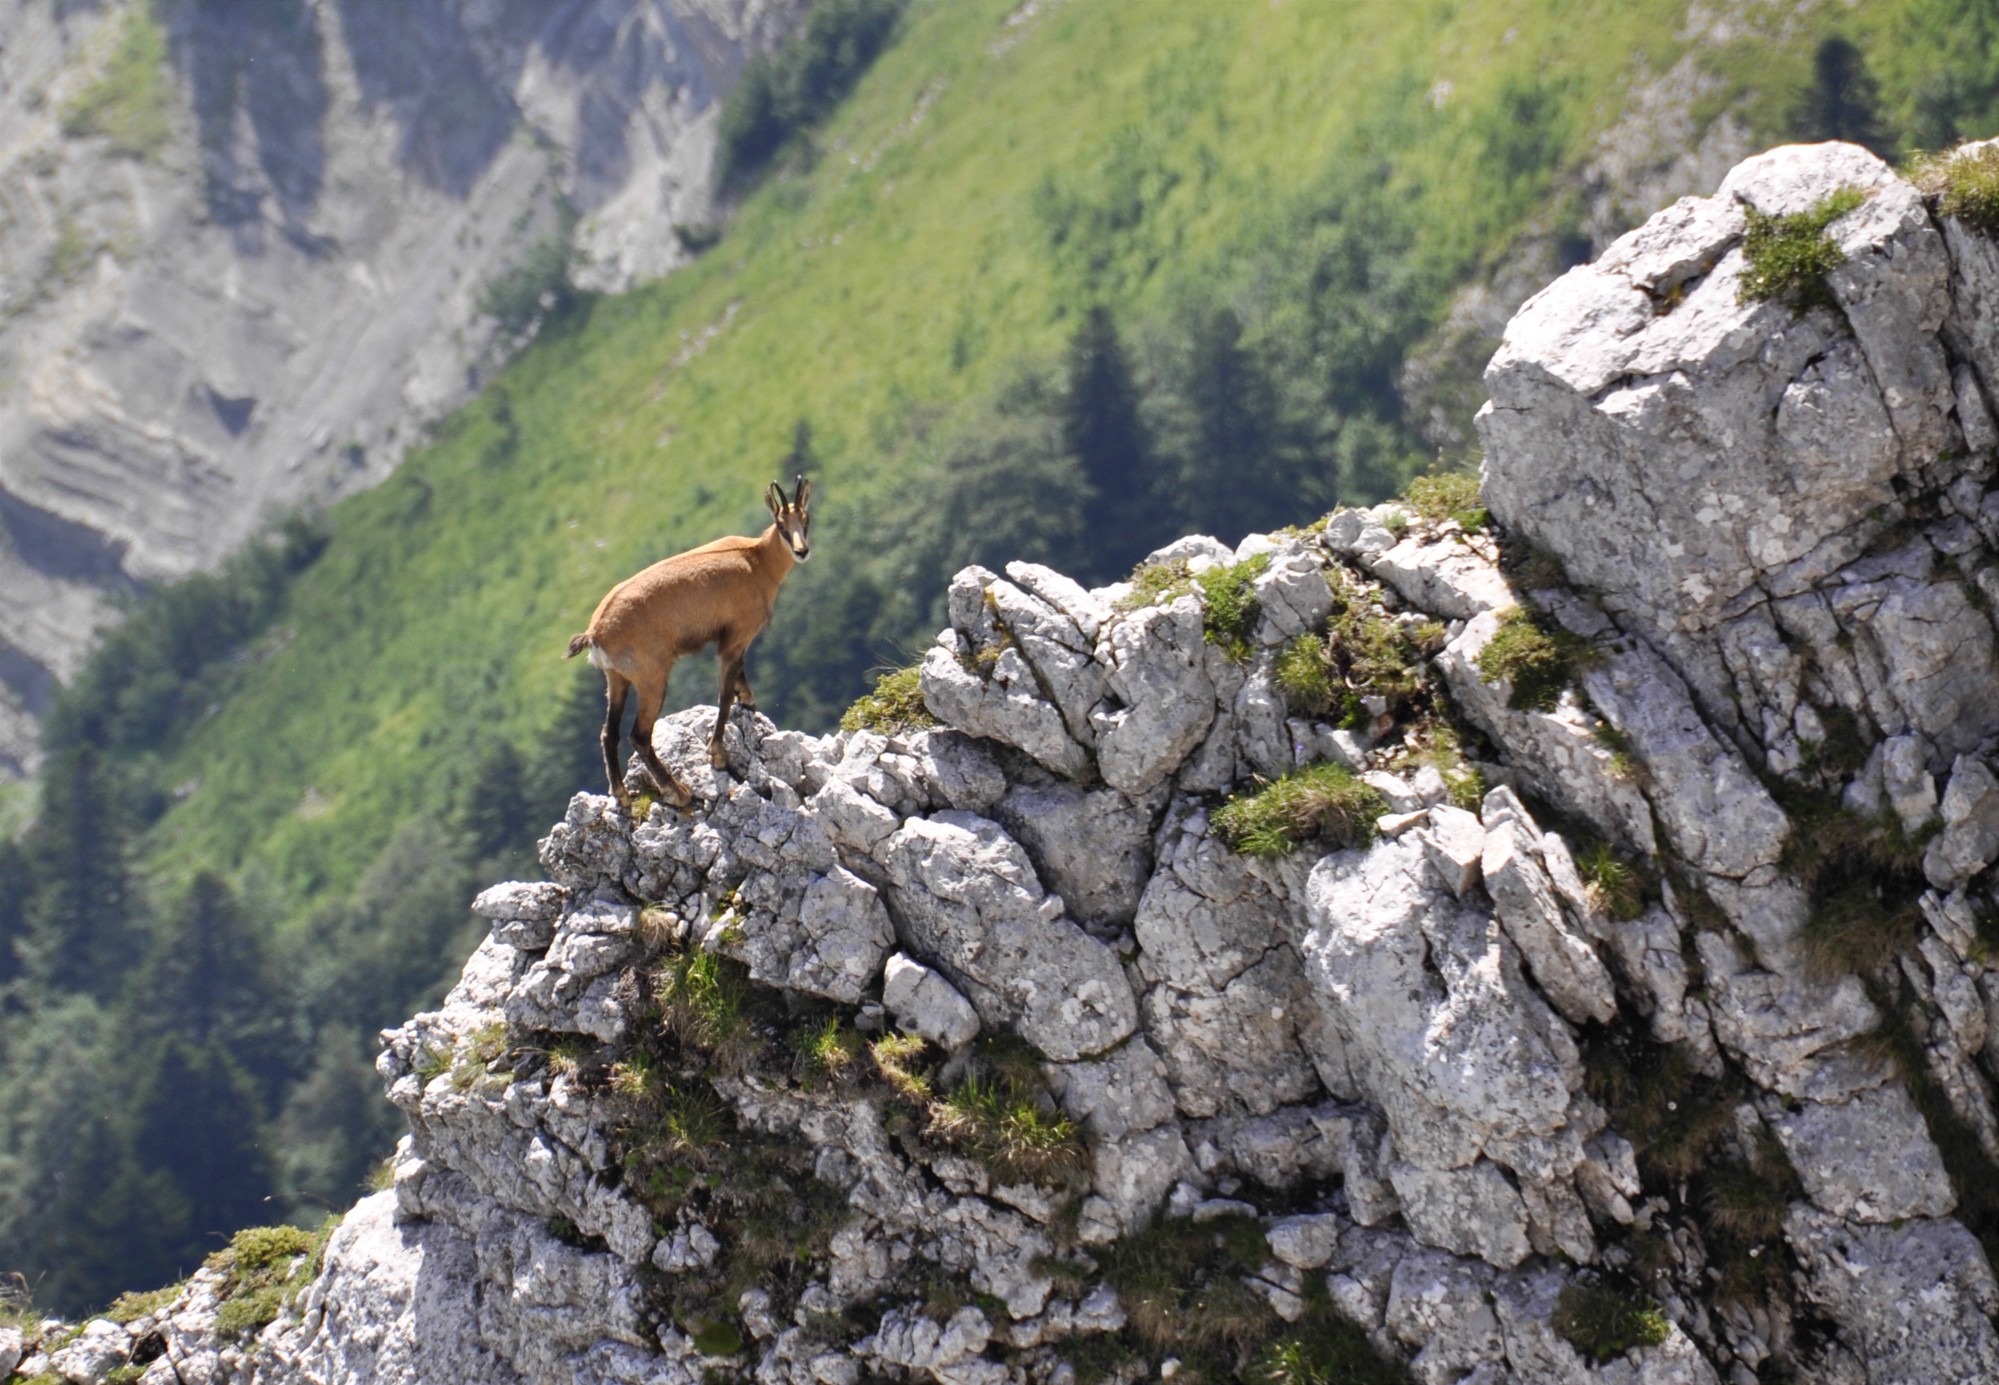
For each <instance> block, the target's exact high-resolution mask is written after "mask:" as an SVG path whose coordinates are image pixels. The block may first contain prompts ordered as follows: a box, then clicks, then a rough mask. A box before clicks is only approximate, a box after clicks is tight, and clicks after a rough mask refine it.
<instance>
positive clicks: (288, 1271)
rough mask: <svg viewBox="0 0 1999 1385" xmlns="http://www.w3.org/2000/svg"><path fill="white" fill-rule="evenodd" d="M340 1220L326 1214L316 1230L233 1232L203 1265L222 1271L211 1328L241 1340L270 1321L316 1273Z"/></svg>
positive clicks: (289, 1228) (255, 1228)
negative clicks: (219, 1297) (219, 1304)
mask: <svg viewBox="0 0 1999 1385" xmlns="http://www.w3.org/2000/svg"><path fill="white" fill-rule="evenodd" d="M339 1225H340V1218H338V1217H328V1218H327V1219H326V1220H325V1221H324V1222H323V1223H321V1225H320V1228H319V1230H318V1231H317V1232H312V1231H305V1230H301V1229H300V1228H298V1227H296V1226H253V1227H249V1228H247V1229H245V1230H242V1231H239V1232H237V1233H236V1234H235V1235H234V1236H233V1237H231V1238H230V1241H229V1244H228V1246H227V1247H226V1248H224V1249H222V1250H218V1251H216V1252H215V1254H213V1255H211V1256H209V1257H208V1268H209V1269H213V1270H221V1271H223V1273H224V1278H223V1284H222V1296H223V1301H222V1307H221V1309H220V1310H219V1311H218V1312H217V1313H216V1316H215V1330H216V1332H217V1333H219V1334H220V1335H222V1336H224V1337H236V1338H243V1337H248V1336H251V1335H252V1334H254V1333H256V1332H258V1331H259V1330H261V1329H262V1328H263V1327H264V1325H265V1324H267V1323H269V1322H272V1321H273V1320H275V1319H276V1318H277V1316H278V1314H279V1313H281V1312H282V1311H284V1309H285V1307H286V1305H287V1304H289V1303H291V1302H292V1301H293V1300H294V1299H296V1298H297V1297H298V1295H299V1294H300V1293H301V1292H303V1291H304V1289H305V1287H306V1285H308V1284H310V1283H311V1282H312V1281H313V1279H314V1278H315V1277H316V1276H317V1275H318V1274H319V1267H320V1262H321V1261H322V1260H323V1259H324V1258H325V1255H326V1243H327V1242H328V1241H329V1240H331V1239H332V1238H333V1232H334V1230H335V1228H337V1227H338V1226H339Z"/></svg>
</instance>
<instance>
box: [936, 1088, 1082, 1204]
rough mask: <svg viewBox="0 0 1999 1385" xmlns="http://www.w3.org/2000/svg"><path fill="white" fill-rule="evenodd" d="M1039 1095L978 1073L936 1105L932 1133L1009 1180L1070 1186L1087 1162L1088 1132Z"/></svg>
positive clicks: (1003, 1179)
mask: <svg viewBox="0 0 1999 1385" xmlns="http://www.w3.org/2000/svg"><path fill="white" fill-rule="evenodd" d="M1037 1095H1038V1094H1036V1093H1032V1092H1027V1091H1023V1090H1021V1089H1020V1088H1019V1087H1017V1086H1015V1085H1014V1084H1013V1083H1011V1082H1005V1081H1001V1080H996V1079H994V1078H991V1077H986V1076H982V1075H978V1074H975V1075H973V1076H971V1077H969V1078H967V1079H966V1080H965V1081H964V1082H962V1083H960V1084H959V1085H958V1086H956V1087H954V1088H952V1089H951V1090H950V1091H949V1092H947V1093H945V1095H944V1096H943V1098H942V1099H940V1100H938V1101H935V1102H932V1103H931V1106H930V1126H929V1129H928V1131H927V1132H926V1133H928V1134H929V1135H930V1136H931V1137H932V1138H934V1139H938V1140H942V1141H943V1142H944V1143H945V1144H951V1145H958V1146H960V1147H962V1148H963V1149H964V1150H965V1151H966V1152H967V1153H969V1154H971V1155H972V1156H973V1157H974V1158H975V1159H977V1160H979V1162H980V1163H982V1164H984V1165H985V1166H986V1167H987V1168H989V1169H991V1170H992V1172H993V1174H994V1175H995V1176H996V1177H998V1178H999V1179H1000V1180H1002V1181H1003V1182H1009V1183H1021V1182H1034V1183H1044V1182H1054V1183H1062V1182H1066V1181H1067V1180H1069V1179H1070V1178H1072V1177H1074V1176H1075V1175H1076V1174H1078V1173H1080V1172H1082V1170H1083V1167H1084V1164H1085V1162H1086V1160H1087V1155H1088V1151H1087V1150H1086V1149H1085V1148H1084V1145H1083V1132H1082V1130H1081V1129H1080V1128H1079V1127H1078V1126H1077V1125H1076V1123H1075V1122H1074V1121H1073V1120H1070V1119H1069V1117H1068V1116H1066V1115H1064V1114H1062V1112H1061V1111H1060V1110H1058V1109H1051V1108H1053V1105H1054V1103H1053V1102H1048V1103H1047V1104H1046V1106H1044V1104H1043V1102H1042V1101H1040V1100H1037V1099H1036V1098H1037Z"/></svg>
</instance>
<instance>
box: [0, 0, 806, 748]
mask: <svg viewBox="0 0 1999 1385" xmlns="http://www.w3.org/2000/svg"><path fill="white" fill-rule="evenodd" d="M795 12H796V7H795V6H793V5H791V4H788V3H778V4H771V3H763V2H762V0H757V2H756V3H750V2H749V0H725V2H724V3H707V0H622V3H614V4H611V5H608V6H606V5H595V4H589V3H582V2H581V0H562V2H561V3H556V4H545V5H534V6H522V5H515V6H474V5H465V4H461V3H457V0H415V3H400V4H395V5H376V4H368V3H355V2H354V0H342V2H340V3H334V2H333V0H328V3H320V4H310V3H301V0H273V3H268V4H260V5H255V6H229V5H219V4H213V3H207V0H123V3H109V4H90V5H76V4H67V3H57V0H6V3H4V4H0V35H4V36H5V39H6V43H5V46H4V48H0V230H4V232H5V234H4V236H0V361H4V362H5V365H4V368H0V773H4V772H8V771H12V772H16V773H18V772H20V771H21V770H22V769H23V768H24V767H27V768H30V769H31V768H32V762H33V759H34V756H33V753H32V749H31V746H32V732H33V723H34V721H35V720H36V719H37V718H39V716H40V715H41V714H42V713H44V712H45V711H46V710H47V703H48V701H49V699H50V697H51V696H52V695H53V693H54V691H55V686H56V685H57V684H58V683H61V682H67V681H69V680H70V679H71V678H72V677H73V676H74V674H75V673H76V671H77V669H78V666H79V665H80V663H81V662H82V660H83V658H84V657H85V655H86V654H87V653H88V651H89V649H90V647H91V642H92V641H91V636H92V633H93V631H94V630H95V629H96V628H97V627H99V626H101V625H102V624H104V623H106V622H107V621H108V620H110V619H111V618H113V616H114V615H115V608H114V607H113V605H112V604H111V603H112V599H113V598H115V597H116V596H117V595H119V594H121V593H124V592H128V591H130V590H131V589H132V588H134V587H135V586H136V585H138V584H144V583H155V582H159V581H163V580H166V579H168V578H172V577H177V576H181V575H183V574H185V573H187V572H189V571H191V570H194V569H198V568H204V567H211V566H213V565H214V564H216V563H218V562H219V561H220V560H221V559H222V558H223V557H225V556H226V555H227V554H229V553H230V552H232V551H234V550H235V549H236V548H238V547H239V546H240V545H241V544H242V543H243V542H244V540H245V539H246V538H247V537H249V536H250V535H252V534H254V533H256V532H257V531H258V530H259V529H260V528H262V527H264V526H266V525H268V524H269V523H270V521H271V519H272V518H273V516H274V515H275V514H277V513H280V512H282V511H284V510H286V509H289V508H291V507H294V506H298V505H301V504H312V505H319V504H325V503H329V502H331V501H332V500H333V499H335V498H337V497H339V496H343V495H350V494H352V493H354V492H355V491H357V490H360V489H363V488H365V487H367V486H370V485H374V484H376V483H378V482H380V481H381V480H382V478H383V477H385V476H387V475H388V474H389V473H390V472H391V471H392V470H393V469H394V468H395V465H396V463H397V461H398V460H399V459H400V458H401V456H402V454H403V453H404V452H405V451H406V450H407V449H408V448H409V446H410V445H411V444H412V443H413V442H415V441H420V440H421V436H422V430H423V427H424V425H426V424H428V423H429V422H431V421H433V420H435V419H436V418H438V417H440V416H441V415H443V414H445V413H447V412H448V411H450V410H451V409H453V408H456V407H457V406H458V405H459V404H461V403H462V402H463V401H464V400H466V399H467V398H469V397H471V396H472V395H473V394H475V393H477V391H478V389H479V387H480V385H481V383H482V382H483V379H484V377H486V376H487V375H488V374H490V372H491V370H492V368H493V367H494V366H495V365H496V364H497V363H498V361H499V360H501V359H503V358H504V356H505V355H506V353H507V351H508V349H509V348H510V347H511V346H512V345H513V344H514V343H515V341H516V339H517V337H518V336H519V334H520V332H521V330H522V328H523V327H524V326H525V325H526V324H525V322H523V321H520V320H507V319H508V318H509V314H508V312H506V311H505V310H504V309H503V310H501V311H500V312H498V313H496V312H495V311H494V310H493V309H494V295H493V293H492V290H493V288H494V286H495V285H496V284H499V285H501V286H502V287H505V286H506V285H508V284H510V283H511V284H514V285H516V286H517V287H516V290H515V297H516V298H518V297H519V296H520V295H519V289H520V287H525V288H526V290H527V295H528V300H529V304H530V306H531V303H532V296H533V294H534V293H535V292H538V291H539V290H540V289H542V288H548V287H554V286H555V285H558V284H559V283H560V282H561V275H562V269H563V266H564V264H565V262H566V261H567V260H568V259H569V257H570V255H571V251H572V247H573V250H574V252H575V254H576V256H577V258H578V259H579V261H580V262H581V264H580V266H579V269H578V277H579V278H581V279H583V280H585V281H586V282H590V283H593V284H596V285H599V286H605V285H613V286H623V285H625V284H628V283H629V282H631V280H632V279H633V277H634V276H635V275H655V274H658V273H661V272H664V271H665V270H667V269H669V268H671V267H672V266H674V265H675V264H677V263H679V262H680V261H682V260H684V259H685V258H686V252H685V250H684V249H683V248H682V247H681V245H680V243H679V242H678V241H677V239H676V238H675V236H674V235H673V233H672V225H673V223H674V222H676V221H687V222H701V221H704V220H706V219H707V218H708V216H709V210H708V209H709V205H710V189H709V183H708V163H709V159H710V156H711V154H712V152H713V149H714V144H715V121H714V112H715V103H716V101H717V100H718V99H719V96H720V94H721V92H723V91H725V90H726V89H727V88H728V85H729V83H730V81H731V80H732V79H733V77H734V75H735V72H736V70H737V68H738V67H740V66H741V64H742V63H743V61H744V60H745V58H746V57H747V56H749V55H750V54H752V53H754V52H756V51H757V50H758V49H760V48H761V47H764V46H767V45H768V44H769V43H770V42H772V41H773V39H774V38H775V37H776V35H777V34H779V33H781V32H782V31H783V30H784V28H785V27H787V25H788V24H789V22H790V21H791V19H792V17H793V16H794V14H795ZM579 218H580V219H581V220H580V223H579ZM523 271H525V272H526V274H527V278H526V279H523V277H522V276H523ZM537 271H538V275H537ZM515 316H518V314H516V315H515Z"/></svg>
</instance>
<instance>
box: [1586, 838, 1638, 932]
mask: <svg viewBox="0 0 1999 1385" xmlns="http://www.w3.org/2000/svg"><path fill="white" fill-rule="evenodd" d="M1576 873H1577V874H1578V875H1580V876H1581V877H1582V880H1583V884H1584V886H1586V887H1587V888H1588V890H1589V896H1590V902H1591V903H1593V904H1595V905H1596V907H1597V909H1598V910H1599V911H1600V912H1601V913H1602V914H1603V916H1604V917H1605V918H1610V919H1616V920H1619V921H1620V922H1621V921H1625V920H1629V919H1635V918H1637V917H1638V916H1639V915H1640V914H1642V913H1644V912H1645V878H1644V876H1643V875H1641V874H1640V873H1639V872H1638V871H1637V870H1635V869H1633V868H1632V866H1630V865H1629V864H1628V863H1627V862H1625V861H1624V860H1622V859H1620V858H1619V856H1618V854H1617V850H1616V848H1614V847H1612V846H1611V845H1610V843H1608V842H1592V843H1590V844H1589V845H1587V846H1584V847H1582V848H1581V849H1579V850H1578V851H1577V852H1576Z"/></svg>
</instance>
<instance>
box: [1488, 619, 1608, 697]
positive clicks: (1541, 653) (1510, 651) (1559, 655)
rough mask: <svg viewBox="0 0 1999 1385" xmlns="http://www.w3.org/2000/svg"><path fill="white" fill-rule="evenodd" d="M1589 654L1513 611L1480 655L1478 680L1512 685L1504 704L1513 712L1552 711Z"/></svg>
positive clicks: (1565, 635)
mask: <svg viewBox="0 0 1999 1385" xmlns="http://www.w3.org/2000/svg"><path fill="white" fill-rule="evenodd" d="M1589 652H1590V651H1589V645H1588V644H1587V643H1586V642H1585V641H1583V640H1581V639H1579V638H1577V637H1576V636H1575V635H1572V634H1570V633H1569V632H1568V631H1566V630H1564V629H1562V628H1561V627H1560V626H1547V625H1544V624H1542V623H1541V622H1539V621H1537V620H1535V619H1534V617H1532V616H1530V615H1528V614H1527V612H1526V611H1524V610H1521V609H1519V608H1517V607H1516V608H1515V609H1513V610H1511V611H1508V612H1507V613H1506V615H1505V617H1504V618H1503V619H1502V620H1501V621H1500V624H1499V629H1498V631H1497V632H1496V633H1495V634H1494V635H1493V637H1492V639H1491V641H1490V642H1489V643H1488V644H1487V645H1486V647H1485V648H1484V649H1483V650H1481V651H1479V656H1478V672H1479V677H1481V678H1483V679H1484V680H1485V681H1486V682H1488V683H1511V684H1512V685H1513V689H1512V691H1511V692H1510V693H1508V694H1507V698H1506V705H1507V706H1509V707H1511V708H1513V709H1514V710H1515V711H1516V712H1522V711H1531V712H1552V711H1554V710H1555V704H1556V703H1557V702H1559V701H1560V700H1561V696H1562V689H1564V688H1566V687H1568V686H1569V685H1570V684H1571V683H1573V682H1575V679H1576V673H1577V671H1578V670H1579V669H1580V668H1581V667H1582V666H1583V664H1584V663H1585V661H1586V660H1587V659H1588V657H1589Z"/></svg>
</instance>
